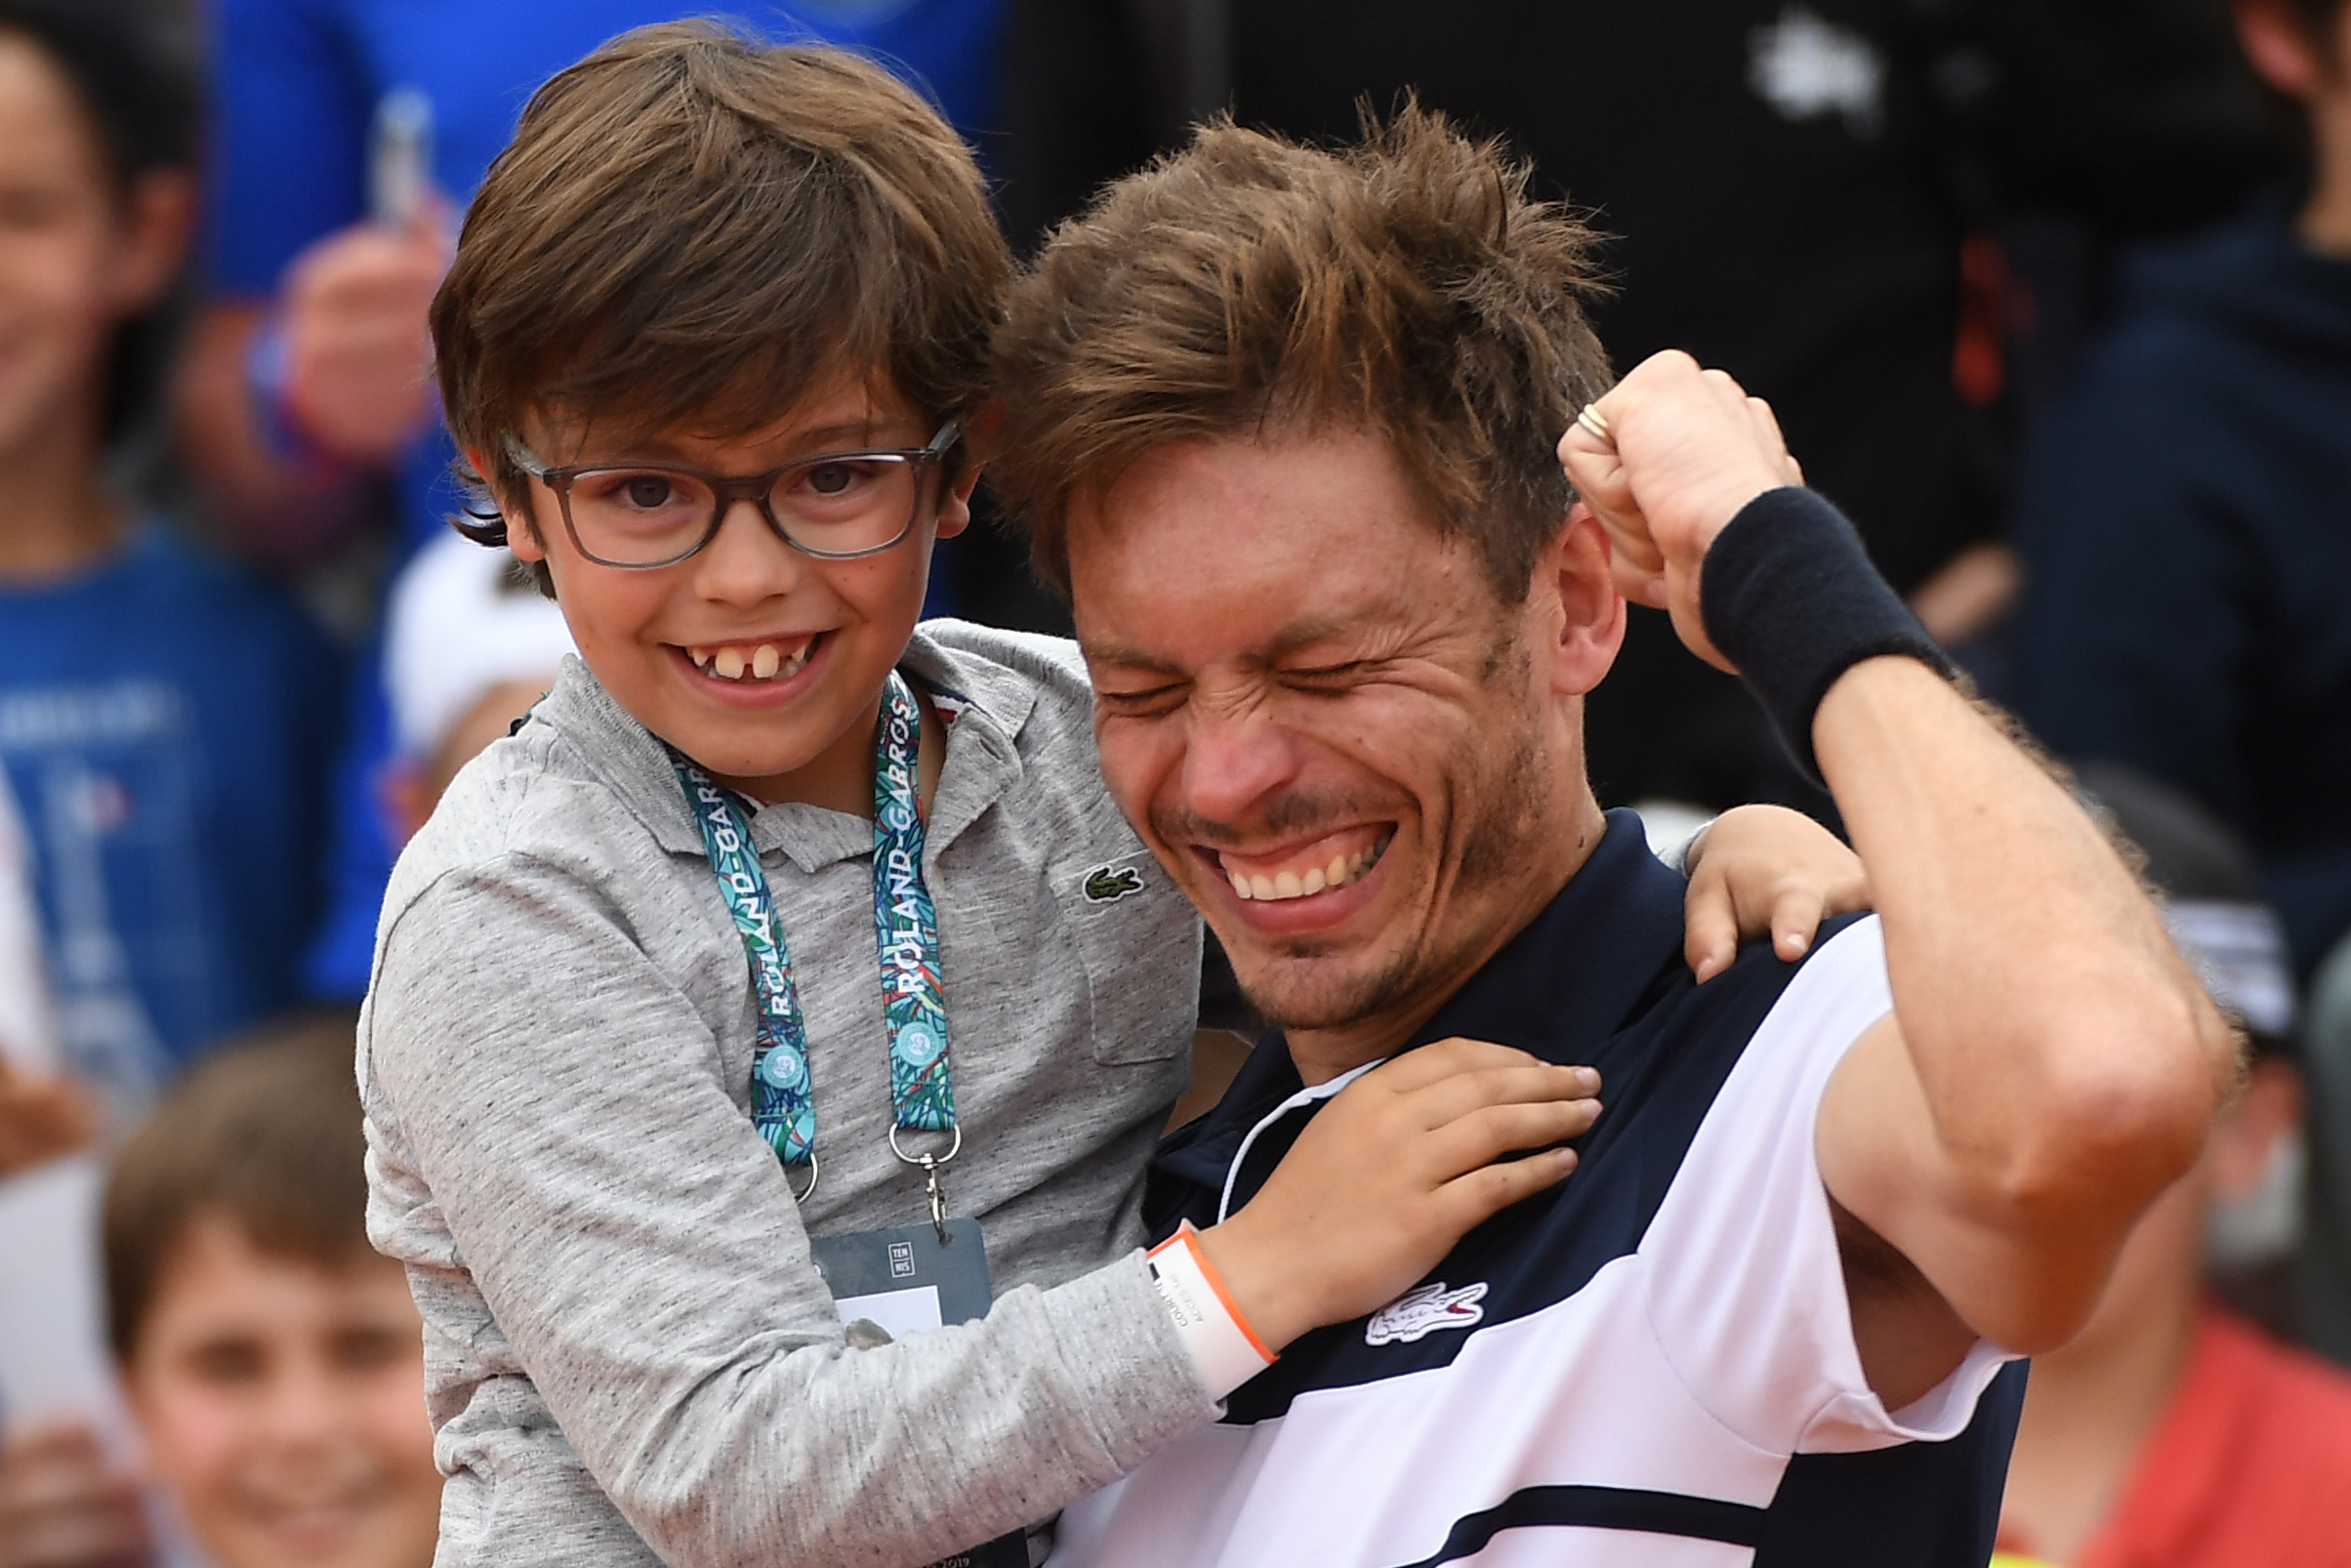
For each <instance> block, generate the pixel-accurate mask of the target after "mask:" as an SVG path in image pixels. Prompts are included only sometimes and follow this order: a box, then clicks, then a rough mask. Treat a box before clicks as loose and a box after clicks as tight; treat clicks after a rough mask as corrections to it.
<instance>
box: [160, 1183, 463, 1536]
mask: <svg viewBox="0 0 2351 1568" xmlns="http://www.w3.org/2000/svg"><path fill="white" fill-rule="evenodd" d="M124 1370H125V1372H126V1374H127V1382H128V1385H129V1387H130V1390H131V1397H132V1403H133V1407H134V1408H135V1410H136V1411H137V1413H138V1416H139V1424H140V1430H141V1433H142V1435H143V1436H144V1439H145V1444H146V1451H147V1456H148V1459H149V1460H150V1462H151V1463H152V1464H153V1465H154V1466H155V1468H156V1469H157V1470H158V1471H159V1472H160V1473H161V1476H162V1479H163V1480H164V1482H165V1483H166V1484H167V1485H168V1486H169V1487H170V1489H171V1491H172V1493H173V1495H174V1497H175V1498H176V1499H177V1500H178V1502H179V1505H180V1507H181V1511H182V1512H183V1513H184V1514H185V1515H186V1519H187V1522H188V1526H189V1528H190V1529H191V1530H192V1531H193V1532H194V1534H195V1536H196V1539H197V1541H198V1543H199V1544H200V1545H201V1546H202V1547H203V1548H204V1550H205V1553H206V1554H207V1555H208V1556H209V1557H211V1558H212V1559H213V1560H214V1561H216V1562H218V1563H219V1564H220V1565H221V1568H270V1565H275V1564H283V1563H294V1562H300V1563H311V1564H316V1565H318V1568H425V1565H426V1564H427V1563H429V1562H431V1561H432V1560H433V1540H434V1537H435V1534H436V1533H437V1531H438V1528H439V1522H440V1486H441V1483H440V1474H439V1472H438V1471H437V1470H435V1469H434V1468H433V1428H432V1425H431V1424H430V1423H429V1422H428V1421H427V1420H426V1417H425V1381H424V1327H423V1324H422V1321H421V1320H420V1319H419V1318H418V1317H417V1312H416V1304H415V1302H414V1301H412V1300H410V1299H409V1295H408V1282H407V1279H406V1278H405V1276H404V1275H403V1274H402V1273H401V1270H400V1266H399V1264H397V1263H395V1262H393V1261H392V1260H391V1259H385V1258H378V1257H376V1256H375V1255H374V1254H372V1253H369V1254H364V1255H361V1256H359V1257H356V1258H354V1259H351V1261H350V1262H348V1263H346V1264H343V1265H341V1266H336V1267H329V1266H324V1265H321V1264H318V1263H314V1262H309V1261H306V1260H301V1259H290V1258H282V1257H279V1256H277V1255H275V1254H272V1253H265V1252H262V1251H261V1250H259V1249H258V1248H256V1247H255V1246H254V1245H253V1243H252V1241H251V1239H250V1238H249V1237H247V1236H246V1234H245V1232H244V1230H243V1228H242V1227H240V1226H239V1225H238V1224H236V1222H235V1221H233V1220H231V1219H230V1218H228V1217H227V1216H226V1215H222V1214H218V1213H213V1214H206V1215H203V1216H201V1217H198V1219H197V1220H196V1222H195V1223H194V1224H193V1225H192V1226H190V1227H189V1229H188V1231H187V1232H186V1235H185V1236H184V1237H183V1238H182V1239H181V1241H180V1242H179V1244H178V1246H177V1247H176V1248H175V1250H174V1253H173V1256H172V1259H171V1261H170V1262H169V1263H168V1264H167V1265H166V1266H165V1269H164V1272H163V1276H162V1283H161V1287H160V1288H159V1289H158V1291H157V1292H156V1296H155V1301H154V1304H153V1305H152V1306H151V1307H150V1308H149V1309H148V1312H147V1316H146V1320H145V1322H144V1323H143V1324H142V1325H141V1327H140V1331H139V1339H138V1342H137V1343H136V1345H135V1346H134V1347H133V1350H132V1355H131V1360H130V1363H129V1365H128V1366H127V1367H126V1368H125V1369H124Z"/></svg>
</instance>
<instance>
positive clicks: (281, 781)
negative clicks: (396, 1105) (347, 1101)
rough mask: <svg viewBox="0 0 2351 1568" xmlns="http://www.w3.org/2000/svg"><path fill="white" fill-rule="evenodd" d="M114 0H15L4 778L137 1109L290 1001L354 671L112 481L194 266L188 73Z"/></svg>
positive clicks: (4, 438) (99, 1040)
mask: <svg viewBox="0 0 2351 1568" xmlns="http://www.w3.org/2000/svg"><path fill="white" fill-rule="evenodd" d="M147 42H148V41H147V40H146V39H145V38H144V35H143V34H142V32H141V31H140V29H138V28H135V27H128V26H125V25H124V17H123V15H122V14H120V13H119V12H117V11H116V10H115V8H114V7H112V6H111V5H94V4H91V3H90V0H0V343H4V344H5V345H6V351H4V352H0V768H5V770H6V772H7V774H8V779H9V783H10V784H11V786H12V787H13V792H14V794H15V797H16V800H17V803H18V805H19V807H20V810H21V816H22V818H23V828H24V839H25V842H26V844H27V845H28V846H29V849H30V858H31V864H32V869H33V880H34V885H35V888H36V892H37V895H38V905H39V911H40V917H41V924H42V928H43V932H44V936H45V940H46V945H47V948H48V952H49V956H50V969H51V972H52V976H53V979H54V982H55V987H56V991H57V1001H58V1017H59V1027H60V1034H61V1037H62V1042H61V1043H62V1052H63V1054H64V1055H65V1057H66V1059H67V1061H68V1062H69V1063H70V1064H71V1065H72V1066H74V1067H76V1068H78V1069H79V1070H80V1071H81V1072H82V1073H83V1074H84V1075H85V1076H86V1077H88V1078H90V1079H91V1080H92V1081H93V1082H94V1084H95V1086H96V1087H97V1088H98V1089H99V1090H100V1091H101V1092H102V1093H103V1094H104V1095H105V1096H106V1097H107V1098H108V1099H110V1100H111V1101H112V1102H113V1104H114V1107H115V1109H116V1110H117V1111H118V1112H122V1111H127V1110H129V1109H131V1108H133V1107H135V1106H136V1105H137V1104H138V1103H139V1102H140V1101H141V1100H142V1099H144V1097H145V1095H146V1094H147V1093H150V1092H151V1090H152V1089H153V1088H154V1086H155V1084H156V1083H157V1081H158V1080H160V1079H161V1078H162V1077H163V1076H164V1075H165V1074H167V1073H168V1072H169V1071H170V1070H171V1069H172V1068H173V1067H174V1066H175V1065H176V1064H177V1063H178V1061H179V1060H180V1059H181V1058H182V1057H183V1056H185V1055H186V1053H187V1052H190V1051H192V1050H193V1049H194V1048H195V1047H196V1046H197V1045H198V1044H199V1043H201V1042H203V1041H206V1040H209V1039H211V1038H214V1037H216V1036H218V1035H219V1034H221V1033H222V1032H223V1031H225V1030H228V1029H233V1028H236V1027H238V1026H240V1025H243V1024H247V1023H250V1022H252V1021H254V1020H255V1019H257V1018H260V1017H262V1016H264V1015H265V1014H268V1013H270V1012H273V1011H277V1010H279V1009H281V1008H283V1007H284V1006H285V1005H286V1003H287V1002H288V1001H289V1000H290V998H291V997H292V995H293V966H292V963H291V958H290V955H291V954H292V953H294V952H295V951H297V950H298V949H299V947H300V945H301V942H302V939H303V936H304V934H305V931H306V929H307V928H308V926H309V920H310V918H311V916H312V914H313V913H314V910H315V905H316V900H315V898H314V896H313V887H312V872H313V863H314V859H315V854H316V847H317V844H318V841H319V838H320V825H321V824H320V817H321V813H320V809H319V800H318V794H319V792H318V790H317V788H316V785H317V783H318V780H319V778H320V776H321V774H322V771H323V768H322V760H323V758H324V757H325V756H326V755H327V754H328V753H329V752H330V751H331V749H332V747H333V745H334V730H333V726H332V722H331V714H332V698H333V693H334V689H335V686H336V684H337V683H338V681H339V669H338V664H337V660H336V658H335V656H334V654H333V652H332V650H331V649H330V647H329V646H328V645H327V643H326V642H325V640H323V639H322V638H321V637H320V636H318V635H317V634H316V633H315V632H314V631H313V630H312V629H311V628H310V627H309V624H308V623H307V622H306V621H305V620H304V619H303V617H302V616H301V615H300V614H299V613H298V612H297V611H296V610H295V609H294V608H293V607H292V606H291V605H290V604H289V603H287V602H285V601H284V600H282V599H280V598H278V597H277V596H275V595H274V594H272V593H270V592H269V591H268V590H267V589H265V588H264V587H262V586H261V585H260V584H258V583H256V582H253V581H250V580H248V579H247V578H245V577H243V576H241V575H239V574H237V573H236V572H233V571H231V570H230V569H228V568H227V567H226V566H224V565H221V564H219V563H216V562H214V561H211V560H208V559H205V558H203V557H200V556H198V555H197V554H195V553H194V552H193V551H191V550H190V549H189V548H188V547H187V546H186V545H185V544H183V543H181V542H180V541H179V540H178V539H177V538H176V537H175V536H173V535H172V534H170V533H168V532H166V531H165V530H164V529H162V528H161V527H159V526H157V525H156V524H155V523H154V522H152V521H150V520H147V519H143V518H142V517H140V516H138V515H137V513H136V511H135V509H134V508H133V507H132V506H131V505H130V504H129V503H127V502H126V501H125V500H124V499H123V498H122V497H121V496H120V495H119V494H118V493H117V492H116V491H115V490H114V489H113V488H112V487H111V486H110V485H109V484H108V483H107V481H106V479H105V477H104V475H103V459H104V456H105V452H106V447H107V444H108V442H109V439H110V437H112V436H113V435H115V434H117V433H120V432H121V431H122V430H123V429H125V428H126V427H127V426H128V425H129V424H130V423H132V420H133V417H134V414H135V413H136V407H135V405H136V402H137V394H138V393H139V392H140V391H141V390H142V388H141V385H140V382H139V378H137V377H136V376H134V375H131V374H129V373H128V372H129V370H130V369H131V367H132V364H133V356H134V354H135V352H136V351H141V350H142V347H143V345H142V342H141V339H142V335H143V334H144V333H145V332H147V331H148V330H149V329H150V328H151V326H152V323H151V321H150V320H149V317H150V316H151V315H152V313H153V311H154V310H155V309H156V307H157V304H158V302H159V301H160V300H161V299H162V298H163V296H164V295H165V293H166V291H167V290H168V289H169V288H170V286H171V284H172V282H173V280H174V278H175V277H176V275H177V274H178V272H179V269H180V264H181V258H182V254H183V249H184V242H185V237H186V227H187V223H188V218H189V213H190V205H191V189H192V185H191V178H190V172H189V168H188V165H189V163H190V162H191V154H192V141H193V119H194V103H193V84H192V82H191V81H189V80H187V79H186V77H185V76H184V75H183V74H181V73H179V72H176V71H175V69H174V68H173V64H172V62H171V61H170V60H169V59H168V57H167V56H165V55H164V54H163V53H161V52H159V51H156V50H152V49H150V48H148V47H147Z"/></svg>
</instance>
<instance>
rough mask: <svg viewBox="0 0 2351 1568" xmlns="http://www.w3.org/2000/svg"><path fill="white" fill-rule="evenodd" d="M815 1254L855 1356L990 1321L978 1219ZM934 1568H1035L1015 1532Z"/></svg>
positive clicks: (859, 1239)
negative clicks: (943, 1330)
mask: <svg viewBox="0 0 2351 1568" xmlns="http://www.w3.org/2000/svg"><path fill="white" fill-rule="evenodd" d="M808 1250H809V1251H810V1252H811V1253H812V1254H814V1255H815V1259H816V1269H817V1272H818V1273H820V1274H822V1275H824V1279H825V1284H826V1285H827V1286H828V1287H830V1288H831V1290H832V1292H833V1304H834V1306H835V1307H836V1308H837V1309H838V1310H839V1311H840V1313H841V1324H842V1334H843V1337H844V1338H845V1339H846V1340H847V1341H848V1344H849V1348H851V1349H853V1350H870V1349H872V1348H873V1347H874V1346H876V1345H882V1344H888V1343H889V1342H890V1341H893V1340H903V1339H905V1338H906V1337H907V1336H908V1335H910V1334H927V1333H928V1332H929V1331H930V1330H932V1329H941V1328H945V1327H946V1326H947V1325H948V1324H950V1323H969V1322H970V1321H971V1320H972V1319H974V1318H982V1317H986V1316H987V1315H988V1307H989V1305H990V1303H992V1302H993V1301H994V1300H995V1299H996V1298H995V1292H994V1291H992V1290H991V1289H990V1288H989V1286H988V1251H987V1244H986V1243H985V1242H984V1241H982V1240H981V1238H980V1234H979V1221H978V1220H976V1219H969V1218H967V1219H950V1220H948V1221H947V1222H946V1225H945V1228H944V1230H943V1231H942V1230H941V1228H940V1227H938V1226H935V1225H930V1224H920V1225H905V1226H901V1227H899V1228H897V1229H894V1230H860V1231H856V1232H854V1233H852V1234H850V1235H846V1236H818V1237H813V1238H811V1239H810V1241H809V1243H808ZM934 1568H1029V1552H1028V1537H1027V1536H1026V1535H1025V1534H1024V1533H1022V1532H1021V1531H1018V1530H1015V1531H1013V1532H1012V1533H1011V1534H1010V1535H1007V1536H1000V1537H998V1538H997V1539H996V1540H994V1541H991V1542H988V1543H987V1544H986V1545H985V1546H979V1547H972V1548H971V1549H970V1550H969V1551H959V1552H957V1553H956V1554H955V1555H953V1556H951V1557H945V1558H941V1559H940V1560H939V1562H938V1563H936V1564H935V1565H934Z"/></svg>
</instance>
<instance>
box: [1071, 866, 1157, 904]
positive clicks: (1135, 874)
mask: <svg viewBox="0 0 2351 1568" xmlns="http://www.w3.org/2000/svg"><path fill="white" fill-rule="evenodd" d="M1142 890H1143V874H1142V873H1141V872H1139V871H1137V870H1135V869H1134V867H1133V866H1096V867H1094V868H1093V870H1092V871H1089V872H1088V873H1086V883H1085V892H1086V901H1087V902H1088V903H1090V904H1115V903H1117V902H1118V901H1119V900H1120V899H1122V898H1124V897H1126V896H1127V895H1128V894H1129V893H1138V892H1141V891H1142Z"/></svg>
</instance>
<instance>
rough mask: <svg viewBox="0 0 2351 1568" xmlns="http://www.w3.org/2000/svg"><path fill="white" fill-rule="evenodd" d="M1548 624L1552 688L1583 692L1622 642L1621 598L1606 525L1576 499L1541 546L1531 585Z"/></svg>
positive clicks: (1570, 693) (1566, 692)
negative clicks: (1612, 571)
mask: <svg viewBox="0 0 2351 1568" xmlns="http://www.w3.org/2000/svg"><path fill="white" fill-rule="evenodd" d="M1530 593H1531V594H1532V595H1534V596H1535V597H1536V598H1538V599H1539V601H1540V608H1541V610H1542V611H1543V615H1544V619H1545V620H1547V622H1548V623H1549V627H1550V631H1549V638H1548V640H1550V641H1551V642H1552V643H1553V646H1552V648H1551V650H1550V653H1551V659H1550V665H1551V689H1552V690H1554V691H1557V692H1559V693H1561V694H1562V695H1565V696H1572V697H1581V696H1583V695H1584V694H1585V693H1587V692H1588V691H1590V690H1591V688H1592V687H1594V686H1596V685H1598V684H1599V683H1600V680H1601V678H1602V677H1603V676H1605V675H1607V674H1608V670H1609V666H1611V665H1613V664H1615V663H1616V656H1617V650H1618V649H1619V648H1621V647H1623V646H1624V644H1625V613H1626V612H1625V597H1624V596H1623V595H1622V594H1619V593H1618V592H1617V591H1616V584H1615V582H1614V581H1613V580H1611V578H1610V577H1609V573H1608V530H1607V529H1606V528H1605V527H1603V526H1602V525H1601V523H1600V519H1599V518H1597V517H1595V516H1592V513H1591V509H1590V508H1589V507H1587V506H1586V505H1585V504H1584V503H1583V502H1581V501H1579V502H1577V503H1576V504H1575V505H1574V506H1572V507H1570V508H1569V509H1568V513H1567V520H1566V522H1565V523H1563V524H1561V526H1560V529H1559V532H1558V533H1557V534H1556V535H1554V536H1553V538H1552V539H1551V542H1550V543H1549V544H1548V545H1547V546H1545V547H1544V551H1543V554H1542V556H1541V557H1538V559H1537V561H1536V565H1535V581H1534V584H1533V586H1532V588H1531V589H1530Z"/></svg>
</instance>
